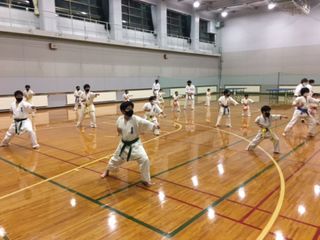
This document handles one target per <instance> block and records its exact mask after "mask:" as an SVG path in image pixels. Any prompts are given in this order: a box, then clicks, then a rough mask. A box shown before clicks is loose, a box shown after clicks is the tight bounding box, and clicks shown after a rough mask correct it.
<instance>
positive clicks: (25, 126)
mask: <svg viewBox="0 0 320 240" xmlns="http://www.w3.org/2000/svg"><path fill="white" fill-rule="evenodd" d="M10 111H11V112H12V115H13V119H14V120H13V122H12V124H11V125H10V127H9V129H8V131H7V133H6V135H5V137H4V139H3V140H2V144H1V145H3V146H6V145H8V144H9V142H10V140H11V139H12V137H13V136H14V135H16V134H18V135H20V134H22V133H24V132H27V133H28V134H29V136H30V139H31V143H32V147H33V148H37V147H39V144H38V142H37V136H36V133H35V132H34V130H33V127H32V122H31V120H30V119H29V118H28V117H29V113H30V112H32V105H31V104H30V103H28V102H26V101H22V102H20V103H19V104H17V103H16V102H13V103H12V104H11V107H10Z"/></svg>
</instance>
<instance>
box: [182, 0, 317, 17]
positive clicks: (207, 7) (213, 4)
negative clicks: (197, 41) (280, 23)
mask: <svg viewBox="0 0 320 240" xmlns="http://www.w3.org/2000/svg"><path fill="white" fill-rule="evenodd" d="M176 1H178V2H183V3H186V4H190V5H192V4H193V2H194V0H176ZM200 2H201V5H200V8H199V10H200V11H208V12H212V13H220V12H222V11H223V10H224V9H227V11H228V12H231V13H233V14H241V13H246V12H248V11H256V10H265V9H267V6H268V3H269V2H270V0H200ZM273 2H275V3H277V8H276V10H277V11H279V10H281V11H290V12H292V13H307V11H305V10H303V9H302V8H301V7H299V6H303V5H304V4H307V5H308V7H309V8H310V9H312V8H313V7H315V6H317V5H319V4H320V0H273ZM294 2H295V4H294ZM309 8H308V9H309Z"/></svg>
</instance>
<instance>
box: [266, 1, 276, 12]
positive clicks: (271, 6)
mask: <svg viewBox="0 0 320 240" xmlns="http://www.w3.org/2000/svg"><path fill="white" fill-rule="evenodd" d="M276 5H277V4H275V3H273V2H271V3H269V4H268V9H269V10H272V9H274V8H275V7H276Z"/></svg>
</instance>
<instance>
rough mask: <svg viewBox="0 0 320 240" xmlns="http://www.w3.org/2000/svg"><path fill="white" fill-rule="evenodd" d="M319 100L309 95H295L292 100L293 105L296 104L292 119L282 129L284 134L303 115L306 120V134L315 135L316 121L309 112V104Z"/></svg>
mask: <svg viewBox="0 0 320 240" xmlns="http://www.w3.org/2000/svg"><path fill="white" fill-rule="evenodd" d="M319 102H320V100H318V99H315V98H312V97H310V96H308V97H304V96H301V97H297V98H296V99H295V100H294V101H293V105H295V106H298V107H296V108H295V110H294V112H293V116H292V119H291V120H290V122H289V123H288V125H287V126H286V128H285V129H284V134H287V133H288V132H290V131H291V129H292V128H293V126H294V125H295V124H296V123H297V122H298V120H299V119H300V118H301V117H303V118H306V119H307V121H308V135H309V136H314V135H315V130H316V125H317V121H316V119H315V118H314V117H313V116H312V115H311V114H310V105H311V104H319Z"/></svg>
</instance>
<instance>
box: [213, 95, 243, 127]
mask: <svg viewBox="0 0 320 240" xmlns="http://www.w3.org/2000/svg"><path fill="white" fill-rule="evenodd" d="M230 94H231V92H230V90H229V89H225V90H224V91H223V96H221V97H220V98H219V99H218V103H219V106H220V107H219V113H218V118H217V123H216V127H219V126H220V121H221V118H222V116H226V117H227V122H226V125H227V127H232V126H231V113H230V105H238V102H237V101H236V100H234V99H233V98H232V97H231V96H230Z"/></svg>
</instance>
